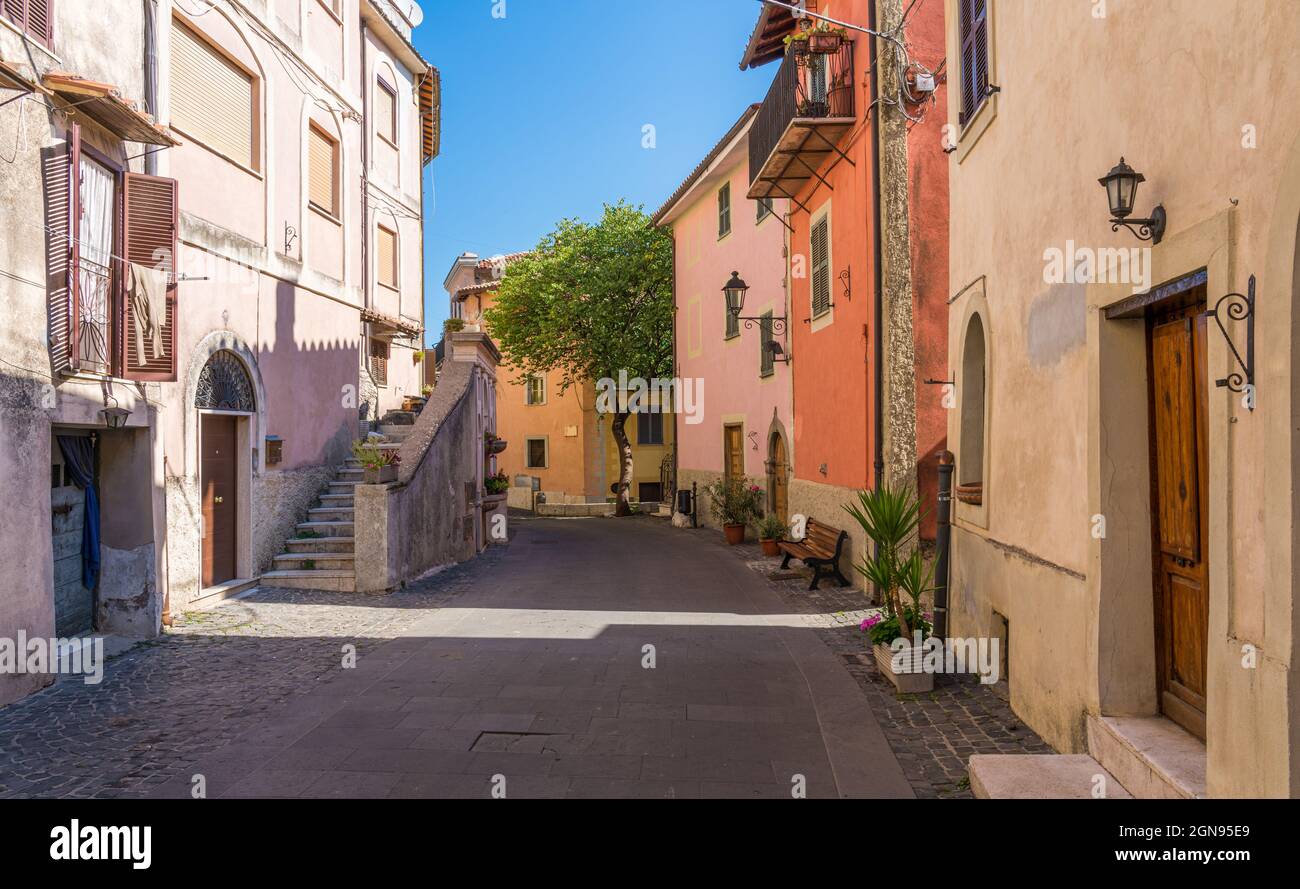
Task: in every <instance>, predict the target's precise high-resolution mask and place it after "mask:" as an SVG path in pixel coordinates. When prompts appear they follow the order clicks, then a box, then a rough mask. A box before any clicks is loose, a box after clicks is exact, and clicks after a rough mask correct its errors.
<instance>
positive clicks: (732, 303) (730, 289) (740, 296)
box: [722, 272, 785, 335]
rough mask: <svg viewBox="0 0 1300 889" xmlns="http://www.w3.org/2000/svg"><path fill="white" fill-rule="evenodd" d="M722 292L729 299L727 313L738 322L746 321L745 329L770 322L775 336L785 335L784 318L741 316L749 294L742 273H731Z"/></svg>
mask: <svg viewBox="0 0 1300 889" xmlns="http://www.w3.org/2000/svg"><path fill="white" fill-rule="evenodd" d="M722 292H723V293H724V294H726V297H727V311H728V312H730V313H731V317H732V318H734V319H736V320H737V321H744V322H745V329H747V330H748V329H749V328H752V327H753V326H754V324H755V323H756V322H757V323H763V322H770V323H771V325H772V333H773V335H777V334H782V333H785V317H784V316H782V317H780V318H776V317H769V316H767V315H764V316H762V317H759V316H757V315H742V314H740V313H741V312H742V311H743V310H744V308H745V294H746V293H748V292H749V285H748V284H746V283H745V282H744V279H742V278H741V277H740V272H732V273H731V280H730V281H728V282H727V283H726V284H724V285H723V286H722Z"/></svg>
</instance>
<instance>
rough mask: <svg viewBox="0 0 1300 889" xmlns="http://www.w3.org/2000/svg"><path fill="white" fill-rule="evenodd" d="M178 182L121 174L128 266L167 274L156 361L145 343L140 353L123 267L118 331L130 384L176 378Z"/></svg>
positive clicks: (122, 362)
mask: <svg viewBox="0 0 1300 889" xmlns="http://www.w3.org/2000/svg"><path fill="white" fill-rule="evenodd" d="M178 214H179V210H178V202H177V185H176V180H175V179H164V178H162V177H160V176H147V175H145V174H143V173H124V174H123V176H122V216H123V219H124V221H125V224H124V225H123V227H122V233H121V239H122V256H123V258H125V259H126V260H127V261H128V262H133V263H138V264H139V265H144V266H148V267H150V268H157V269H161V270H163V271H165V272H166V273H167V278H168V282H169V283H168V285H167V317H166V320H165V321H164V323H163V354H162V355H160V356H158V357H154V355H153V351H152V349H150V348H149V344H148V342H147V341H146V343H145V350H144V353H143V354H141V353H140V347H139V341H140V338H139V337H137V336H136V330H135V311H134V309H133V307H132V305H131V294H130V292H129V291H128V290H127V288H126V286H125V282H127V281H129V280H130V275H129V269H127V268H123V269H122V280H123V287H122V298H121V299H120V300H119V301H118V302H119V305H120V315H119V317H120V319H121V321H120V323H119V325H118V330H119V331H120V332H121V335H120V337H119V339H118V354H119V359H118V360H119V363H120V366H121V370H122V376H123V377H125V378H126V379H128V380H151V381H159V382H174V381H175V380H176V318H177V311H176V300H177V290H176V230H177V219H178Z"/></svg>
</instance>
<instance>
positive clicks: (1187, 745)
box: [1088, 716, 1205, 799]
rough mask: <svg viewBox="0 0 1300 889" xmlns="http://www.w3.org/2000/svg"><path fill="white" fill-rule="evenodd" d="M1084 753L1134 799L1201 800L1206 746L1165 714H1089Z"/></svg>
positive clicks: (1203, 789)
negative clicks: (1111, 775) (1122, 785)
mask: <svg viewBox="0 0 1300 889" xmlns="http://www.w3.org/2000/svg"><path fill="white" fill-rule="evenodd" d="M1088 750H1089V751H1090V752H1091V753H1092V755H1093V756H1095V757H1096V758H1097V761H1098V762H1100V763H1101V764H1102V765H1103V766H1104V767H1105V768H1106V770H1107V771H1108V772H1110V773H1112V774H1114V775H1115V777H1117V778H1119V780H1120V781H1121V782H1122V783H1123V784H1124V786H1125V787H1126V788H1128V790H1129V791H1130V792H1131V793H1132V794H1133V795H1134V796H1135V797H1137V798H1138V799H1204V798H1205V745H1204V744H1203V743H1202V742H1201V741H1200V740H1199V739H1197V738H1195V737H1193V736H1192V735H1190V734H1188V733H1187V732H1186V731H1184V730H1183V729H1182V728H1180V727H1179V726H1178V725H1176V724H1174V723H1173V722H1171V721H1170V720H1168V719H1166V718H1164V717H1163V716H1089V717H1088Z"/></svg>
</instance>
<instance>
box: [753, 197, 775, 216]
mask: <svg viewBox="0 0 1300 889" xmlns="http://www.w3.org/2000/svg"><path fill="white" fill-rule="evenodd" d="M771 215H772V199H771V198H759V199H758V216H757V217H756V218H755V220H754V221H755V222H762V221H763V220H764V219H766V218H767V217H769V216H771Z"/></svg>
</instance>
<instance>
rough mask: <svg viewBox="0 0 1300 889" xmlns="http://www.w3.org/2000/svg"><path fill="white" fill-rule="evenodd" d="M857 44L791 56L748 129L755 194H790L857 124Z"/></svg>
mask: <svg viewBox="0 0 1300 889" xmlns="http://www.w3.org/2000/svg"><path fill="white" fill-rule="evenodd" d="M854 92H855V90H854V70H853V44H852V43H851V42H849V41H847V40H846V41H845V42H844V43H843V44H842V45H841V46H840V48H839V50H838V51H837V52H834V53H830V54H825V55H823V54H815V53H814V54H812V55H809V56H807V57H806V58H805V59H803V60H800V59H797V58H796V57H795V56H794V55H787V56H786V57H785V60H784V61H783V62H782V63H781V68H780V70H779V71H777V73H776V79H775V80H774V81H772V86H771V88H770V89H769V90H768V91H767V98H765V99H764V100H763V107H762V108H760V109H759V111H758V117H757V118H756V119H755V121H754V126H753V129H751V130H750V133H749V182H750V190H749V197H750V198H763V197H790V196H792V195H793V194H794V193H795V191H797V190H798V188H799V187H801V186H802V184H803V183H804V182H806V181H807V180H808V179H809V178H811V177H812V176H813V175H815V171H816V170H817V168H818V166H820V164H821V162H822V161H824V160H825V159H826V157H827V156H828V155H830V154H832V153H837V152H838V148H837V146H836V143H837V142H838V141H839V139H840V137H841V136H843V135H844V133H845V132H847V131H848V130H849V129H850V128H851V127H852V125H853V122H854V120H855V108H854Z"/></svg>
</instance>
